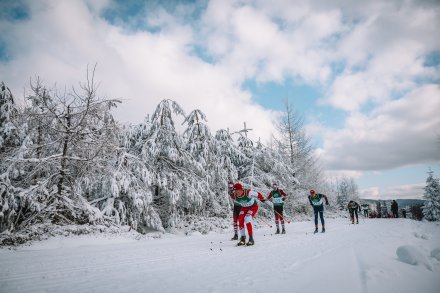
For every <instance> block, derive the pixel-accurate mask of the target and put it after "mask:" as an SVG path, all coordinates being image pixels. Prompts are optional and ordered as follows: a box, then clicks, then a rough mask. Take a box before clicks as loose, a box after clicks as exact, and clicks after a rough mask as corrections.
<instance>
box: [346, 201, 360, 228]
mask: <svg viewBox="0 0 440 293" xmlns="http://www.w3.org/2000/svg"><path fill="white" fill-rule="evenodd" d="M347 209H348V211H349V212H350V218H351V223H352V224H354V218H355V216H356V224H359V216H358V211H359V212H360V211H361V205H360V204H358V203H357V202H355V201H354V200H350V201H349V202H348V205H347Z"/></svg>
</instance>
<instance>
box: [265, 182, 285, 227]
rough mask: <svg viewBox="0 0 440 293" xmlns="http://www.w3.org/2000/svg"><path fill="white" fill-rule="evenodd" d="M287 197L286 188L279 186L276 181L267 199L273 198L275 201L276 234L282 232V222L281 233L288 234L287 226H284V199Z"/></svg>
mask: <svg viewBox="0 0 440 293" xmlns="http://www.w3.org/2000/svg"><path fill="white" fill-rule="evenodd" d="M286 198H287V194H286V193H285V192H284V190H282V189H280V188H278V184H277V183H276V182H274V183H273V190H272V191H271V192H270V193H269V195H268V196H267V200H271V201H272V203H273V210H274V212H275V225H276V226H277V231H276V232H275V234H280V225H279V222H281V228H282V230H281V233H282V234H286V228H285V227H284V215H283V211H284V201H285V200H286Z"/></svg>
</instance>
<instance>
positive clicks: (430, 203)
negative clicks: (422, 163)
mask: <svg viewBox="0 0 440 293" xmlns="http://www.w3.org/2000/svg"><path fill="white" fill-rule="evenodd" d="M433 174H434V172H432V171H429V172H428V178H427V179H426V186H425V187H424V190H425V192H424V193H423V198H424V199H425V204H424V206H423V215H424V218H425V219H426V220H428V221H439V220H440V180H439V179H438V178H434V176H433Z"/></svg>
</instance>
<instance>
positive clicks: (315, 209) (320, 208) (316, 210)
mask: <svg viewBox="0 0 440 293" xmlns="http://www.w3.org/2000/svg"><path fill="white" fill-rule="evenodd" d="M313 212H314V213H315V226H318V213H319V217H320V218H321V225H322V226H324V206H317V207H315V206H314V207H313Z"/></svg>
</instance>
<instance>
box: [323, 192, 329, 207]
mask: <svg viewBox="0 0 440 293" xmlns="http://www.w3.org/2000/svg"><path fill="white" fill-rule="evenodd" d="M322 197H323V198H324V199H325V204H326V205H328V198H327V195H325V194H323V195H322Z"/></svg>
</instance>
